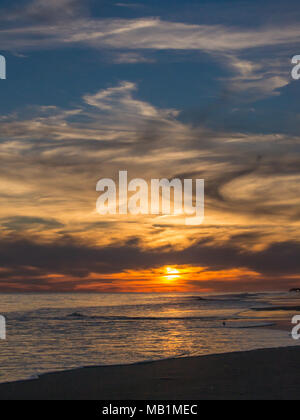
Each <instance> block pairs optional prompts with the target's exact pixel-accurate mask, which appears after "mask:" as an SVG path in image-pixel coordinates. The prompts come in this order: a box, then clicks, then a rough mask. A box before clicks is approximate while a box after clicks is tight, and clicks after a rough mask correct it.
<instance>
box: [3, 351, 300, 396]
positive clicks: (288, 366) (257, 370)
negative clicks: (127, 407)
mask: <svg viewBox="0 0 300 420" xmlns="http://www.w3.org/2000/svg"><path fill="white" fill-rule="evenodd" d="M299 360H300V349H299V348H298V347H288V348H280V349H264V350H255V351H249V352H237V353H228V354H219V355H210V356H201V357H187V358H181V359H180V358H179V359H170V360H162V361H157V362H150V363H140V364H133V365H123V366H103V367H88V368H82V369H76V370H72V371H67V372H59V373H52V374H46V375H43V376H41V377H40V378H39V379H36V380H30V381H23V382H22V381H21V382H14V383H8V384H1V385H0V399H1V400H15V399H18V400H57V399H58V400H101V401H105V400H107V401H109V400H173V401H175V400H266V399H267V400H297V399H299V396H300V364H299Z"/></svg>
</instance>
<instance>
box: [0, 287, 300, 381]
mask: <svg viewBox="0 0 300 420" xmlns="http://www.w3.org/2000/svg"><path fill="white" fill-rule="evenodd" d="M295 301H296V303H297V302H300V297H299V298H298V295H297V296H295V295H293V297H291V295H288V294H284V293H273V294H271V293H268V294H230V295H229V294H224V295H220V294H219V295H207V294H206V295H204V294H202V295H201V294H199V295H189V294H175V293H174V294H126V293H124V294H97V293H90V294H79V293H76V294H75V293H73V294H72V293H71V294H0V313H1V315H3V316H5V318H6V335H7V336H6V340H0V365H1V367H0V382H8V381H15V380H21V379H28V378H32V377H36V376H38V375H40V374H42V373H46V372H53V371H59V370H69V369H73V368H78V367H82V366H91V365H97V366H99V365H116V364H128V363H138V362H145V361H152V360H159V359H166V358H174V357H186V356H198V355H208V354H217V353H227V352H235V351H244V350H253V349H260V348H271V347H284V346H289V345H293V346H294V345H297V344H298V342H296V341H294V340H293V339H292V338H291V335H290V332H285V331H278V330H274V329H271V328H269V327H270V326H271V325H273V324H274V323H275V322H276V319H277V318H280V317H283V314H282V313H281V311H274V312H273V311H272V310H271V311H270V310H269V309H272V308H273V307H274V305H281V306H282V305H290V304H292V303H293V304H294V305H295ZM291 315H295V313H293V311H292V313H291ZM285 316H286V314H285ZM291 330H292V326H291Z"/></svg>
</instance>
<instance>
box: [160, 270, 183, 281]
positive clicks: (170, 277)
mask: <svg viewBox="0 0 300 420" xmlns="http://www.w3.org/2000/svg"><path fill="white" fill-rule="evenodd" d="M164 271H165V275H164V279H165V280H166V281H174V280H178V279H180V271H179V270H177V269H176V268H174V267H166V268H165V270H164Z"/></svg>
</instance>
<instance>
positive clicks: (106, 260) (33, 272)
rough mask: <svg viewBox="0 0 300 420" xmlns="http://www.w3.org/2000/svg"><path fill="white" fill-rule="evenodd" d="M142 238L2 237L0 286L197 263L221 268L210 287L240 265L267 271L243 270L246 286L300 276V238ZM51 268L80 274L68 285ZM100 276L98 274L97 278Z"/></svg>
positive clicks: (66, 287) (27, 285)
mask: <svg viewBox="0 0 300 420" xmlns="http://www.w3.org/2000/svg"><path fill="white" fill-rule="evenodd" d="M138 242H139V241H138V239H137V238H132V239H131V240H129V241H127V243H124V244H122V245H112V246H108V247H89V246H84V245H82V244H76V243H74V241H73V243H71V241H69V240H68V239H65V241H63V240H62V241H61V242H60V243H59V242H57V243H53V244H40V243H39V244H38V243H33V242H30V241H28V240H6V241H4V240H1V242H0V265H1V267H2V271H1V273H0V274H1V275H0V290H3V289H4V290H6V289H7V287H8V286H7V285H8V284H11V286H12V289H13V288H16V289H17V286H16V285H17V284H18V283H20V284H21V285H22V287H25V288H28V289H29V290H31V289H32V290H39V289H41V290H43V288H45V287H46V288H50V289H52V288H53V289H54V290H56V291H60V290H73V289H74V287H75V286H76V285H77V284H80V282H81V284H82V282H86V281H87V282H88V283H89V280H86V278H87V277H88V275H89V274H90V273H95V274H96V275H97V274H98V275H99V280H97V283H99V282H100V283H101V282H104V283H106V282H107V279H105V275H106V274H112V273H121V272H124V271H125V270H130V269H131V270H142V269H152V268H155V267H161V266H165V265H193V266H200V267H206V268H207V270H209V271H215V272H216V278H215V279H214V280H213V281H207V282H206V283H207V284H209V285H210V287H213V285H214V283H215V282H217V283H222V284H223V286H224V285H225V287H226V283H227V281H226V279H224V280H223V279H222V278H220V276H219V275H218V272H220V271H221V270H230V269H235V268H244V269H249V270H251V271H255V272H257V273H260V274H261V278H260V279H259V280H258V279H257V278H256V277H255V276H253V279H249V276H247V280H246V282H245V283H244V282H243V274H241V278H240V282H239V287H242V288H247V285H249V287H251V284H252V283H253V284H255V285H256V287H257V288H258V289H259V288H260V287H264V286H265V283H266V284H269V283H270V279H272V280H273V287H274V286H275V285H276V284H280V288H282V287H285V285H287V287H288V285H291V284H295V282H296V280H297V278H298V277H299V278H300V260H299V258H298V257H299V252H300V244H299V243H295V242H284V243H276V244H272V245H270V246H269V247H268V248H266V249H264V250H262V251H252V252H250V251H241V249H240V248H239V247H237V246H235V245H234V244H233V243H230V242H227V243H224V244H223V245H212V243H211V242H210V241H209V240H206V241H201V242H198V243H197V244H195V245H194V246H191V247H189V248H186V249H184V250H174V249H173V250H172V249H171V248H170V247H169V248H168V247H163V248H161V249H156V250H143V249H141V248H140V247H139V245H138ZM49 274H56V275H61V276H62V277H66V278H68V276H70V277H74V278H75V280H69V282H68V281H67V280H62V281H63V285H61V284H60V283H59V284H54V285H53V284H52V283H51V280H49V279H48V278H47V277H44V276H47V275H49ZM285 276H286V277H287V279H286V281H285V280H284V278H285ZM290 276H293V277H294V280H293V279H292V280H291V279H290ZM297 276H298V277H297ZM78 279H79V280H78ZM279 280H280V281H279ZM95 281H96V280H94V279H93V281H92V283H91V284H93V282H95ZM110 281H111V279H110ZM277 281H278V283H277ZM188 282H191V284H193V282H194V284H195V285H198V287H199V289H201V288H203V287H204V283H203V282H202V281H201V282H199V281H198V282H197V281H194V280H193V275H192V274H191V278H190V279H189V280H188Z"/></svg>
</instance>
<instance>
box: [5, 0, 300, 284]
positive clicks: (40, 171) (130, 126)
mask: <svg viewBox="0 0 300 420" xmlns="http://www.w3.org/2000/svg"><path fill="white" fill-rule="evenodd" d="M262 3H263V4H262ZM299 18H300V6H299V2H298V1H293V0H287V1H284V2H283V1H278V0H272V1H269V0H266V1H264V2H261V1H257V0H251V1H227V0H226V1H225V0H218V1H213V0H210V1H204V0H197V1H196V0H187V1H184V2H183V1H179V0H172V1H171V0H147V1H138V2H135V1H134V0H133V1H132V2H131V1H125V0H124V1H120V2H118V1H117V0H109V1H108V0H107V1H106V0H52V1H51V2H50V1H48V0H14V1H11V0H10V1H8V0H0V54H1V55H3V56H5V58H6V62H7V79H6V80H0V92H1V96H0V98H1V100H0V162H1V164H0V291H1V292H30V291H40V292H68V291H78V292H90V291H99V292H170V291H180V292H211V291H213V292H221V291H222V292H224V291H225V292H231V291H261V290H287V289H289V288H291V287H299V285H300V259H299V251H300V242H299V232H300V227H299V226H300V225H299V222H300V210H299V209H300V207H299V205H300V195H299V186H300V173H299V167H300V155H299V150H300V137H299V135H300V133H299V122H300V113H299V96H300V80H299V81H297V80H293V79H292V77H291V71H292V67H293V66H292V64H291V59H292V57H293V56H295V55H299V54H300V28H299ZM122 170H127V171H128V175H129V177H130V179H133V178H136V177H139V178H143V179H146V180H151V179H153V178H159V179H161V178H167V179H173V178H180V179H185V178H192V179H204V180H205V221H204V223H203V224H202V225H201V226H186V225H185V223H184V222H183V220H182V219H180V218H178V217H174V216H170V217H166V216H162V215H156V216H155V215H147V216H146V215H143V216H142V215H138V216H132V215H124V216H120V215H116V216H112V215H106V216H101V215H99V214H98V213H97V211H96V200H97V198H98V196H99V193H97V192H96V184H97V181H98V180H99V179H101V178H112V179H117V175H118V172H119V171H122Z"/></svg>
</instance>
